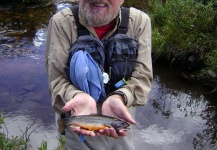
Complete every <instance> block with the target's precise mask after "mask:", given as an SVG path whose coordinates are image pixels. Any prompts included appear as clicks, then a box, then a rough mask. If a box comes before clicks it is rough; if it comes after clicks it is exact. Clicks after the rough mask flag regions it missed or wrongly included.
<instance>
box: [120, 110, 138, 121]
mask: <svg viewBox="0 0 217 150" xmlns="http://www.w3.org/2000/svg"><path fill="white" fill-rule="evenodd" d="M123 114H124V115H123V119H124V120H125V121H127V122H129V123H131V124H136V121H135V120H134V119H133V117H132V115H131V114H130V112H129V111H128V109H126V110H125V111H123Z"/></svg>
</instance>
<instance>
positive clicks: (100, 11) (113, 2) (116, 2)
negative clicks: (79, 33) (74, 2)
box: [79, 0, 124, 27]
mask: <svg viewBox="0 0 217 150" xmlns="http://www.w3.org/2000/svg"><path fill="white" fill-rule="evenodd" d="M123 2H124V0H80V2H79V7H80V14H81V16H82V17H83V18H84V22H85V23H86V24H87V25H89V26H94V27H97V26H104V25H107V24H109V23H110V22H111V21H112V20H113V19H114V18H115V17H116V16H117V15H118V13H119V10H120V6H121V5H122V4H123Z"/></svg>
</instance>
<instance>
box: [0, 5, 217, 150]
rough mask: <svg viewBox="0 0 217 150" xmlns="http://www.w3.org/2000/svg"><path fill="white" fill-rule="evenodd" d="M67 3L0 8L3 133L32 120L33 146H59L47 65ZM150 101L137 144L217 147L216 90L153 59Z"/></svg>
mask: <svg viewBox="0 0 217 150" xmlns="http://www.w3.org/2000/svg"><path fill="white" fill-rule="evenodd" d="M65 6H67V7H68V6H70V4H67V3H66V4H64V5H57V6H54V5H47V6H43V7H37V8H31V7H30V8H28V9H21V8H20V9H1V10H0V18H1V19H0V64H1V67H0V91H1V92H0V110H1V111H3V114H4V116H6V118H5V126H4V128H3V129H2V130H3V132H4V133H6V134H7V135H8V137H11V136H19V135H22V131H25V129H26V128H27V127H28V126H29V125H32V124H33V123H34V124H33V126H32V127H31V128H30V132H31V131H33V130H34V131H33V132H32V133H31V136H30V145H31V148H30V149H33V150H35V149H37V148H38V147H39V146H40V144H41V142H42V141H47V143H48V150H53V149H55V148H56V147H57V144H58V140H57V131H56V125H55V121H54V118H55V117H54V110H53V108H52V107H51V97H50V94H49V91H48V81H47V74H46V68H45V58H44V53H45V51H44V49H45V40H46V32H47V25H48V22H49V19H50V17H52V15H53V14H55V12H56V11H58V10H60V9H62V8H63V7H65ZM153 68H154V80H153V83H152V90H151V92H150V95H149V100H148V103H147V104H146V105H145V106H140V107H138V109H137V113H136V121H137V125H135V126H133V127H132V130H133V131H134V135H135V136H134V143H135V146H136V149H138V150H194V149H198V150H212V149H213V150H214V149H217V144H216V141H217V113H216V108H217V101H216V96H217V95H216V94H215V95H213V94H210V93H209V92H210V91H209V89H208V88H206V87H204V86H202V85H200V84H199V83H193V82H189V81H187V80H184V79H183V78H181V75H182V72H180V70H175V69H171V68H169V67H168V66H166V65H163V64H153Z"/></svg>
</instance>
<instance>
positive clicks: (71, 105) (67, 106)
mask: <svg viewBox="0 0 217 150" xmlns="http://www.w3.org/2000/svg"><path fill="white" fill-rule="evenodd" d="M74 107H75V104H74V101H73V100H70V101H69V102H67V103H66V104H65V106H64V107H63V108H62V112H68V111H70V110H71V109H73V108H74Z"/></svg>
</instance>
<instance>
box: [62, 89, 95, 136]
mask: <svg viewBox="0 0 217 150" xmlns="http://www.w3.org/2000/svg"><path fill="white" fill-rule="evenodd" d="M70 110H71V116H78V115H89V114H96V113H97V107H96V101H95V100H94V99H93V98H92V97H91V96H90V95H89V94H87V93H84V92H81V93H78V94H76V95H75V96H74V98H72V99H71V100H70V101H69V102H67V103H66V104H65V106H64V107H63V108H62V111H63V112H68V111H70ZM72 130H73V131H74V132H76V133H80V134H83V135H89V136H95V133H94V132H92V131H88V130H84V129H80V128H77V127H75V128H72Z"/></svg>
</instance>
